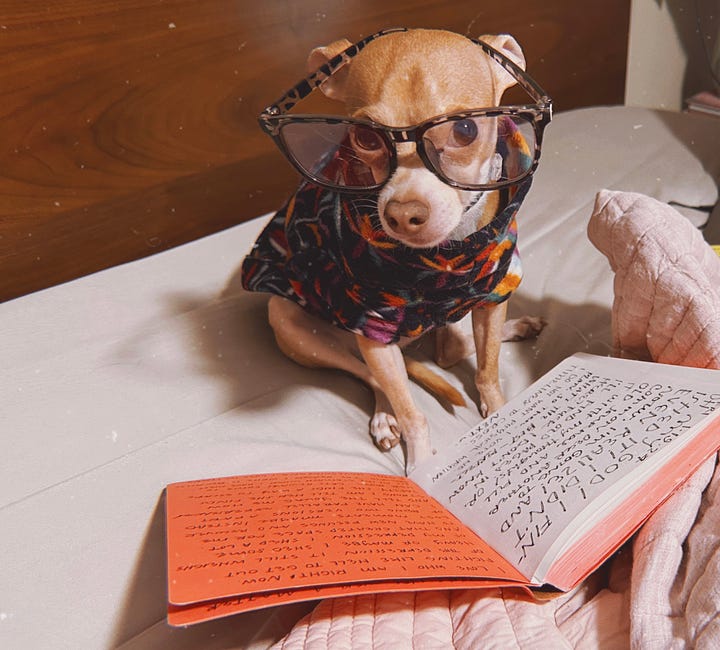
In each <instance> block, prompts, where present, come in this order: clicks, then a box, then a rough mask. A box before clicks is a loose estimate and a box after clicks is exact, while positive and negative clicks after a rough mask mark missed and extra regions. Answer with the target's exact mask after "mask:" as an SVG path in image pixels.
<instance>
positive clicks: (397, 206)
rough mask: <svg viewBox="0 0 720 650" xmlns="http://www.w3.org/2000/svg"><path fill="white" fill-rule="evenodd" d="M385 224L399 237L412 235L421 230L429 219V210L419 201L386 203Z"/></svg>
mask: <svg viewBox="0 0 720 650" xmlns="http://www.w3.org/2000/svg"><path fill="white" fill-rule="evenodd" d="M384 216H385V222H386V223H387V225H388V226H389V227H390V228H391V229H392V230H393V231H394V232H396V233H398V234H400V235H412V234H415V233H417V232H418V231H420V230H422V228H423V226H425V224H426V223H427V220H428V218H429V217H430V210H429V209H428V206H427V205H425V203H422V202H421V201H406V202H401V201H388V203H387V205H386V206H385V212H384Z"/></svg>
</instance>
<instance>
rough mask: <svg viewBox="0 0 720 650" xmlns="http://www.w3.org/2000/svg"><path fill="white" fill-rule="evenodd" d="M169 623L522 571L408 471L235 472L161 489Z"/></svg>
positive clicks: (489, 581) (495, 578) (506, 580)
mask: <svg viewBox="0 0 720 650" xmlns="http://www.w3.org/2000/svg"><path fill="white" fill-rule="evenodd" d="M166 507H167V538H168V595H169V602H170V608H169V616H168V620H169V622H170V623H171V624H173V625H185V624H188V623H192V622H197V620H198V617H199V618H200V620H208V619H209V618H215V617H217V616H225V615H227V614H229V613H236V612H240V611H249V610H252V609H257V608H259V607H266V606H269V605H277V604H281V603H285V602H291V601H292V602H296V601H299V600H315V599H318V598H322V597H327V596H337V595H344V594H347V593H350V592H352V593H358V592H362V591H371V592H378V591H412V590H416V589H419V588H421V589H429V588H435V589H441V588H447V587H450V586H454V587H457V586H469V585H468V582H469V581H470V582H473V583H474V584H479V583H481V584H482V585H483V586H501V585H516V584H523V583H524V582H525V579H524V578H523V576H522V575H521V574H520V573H519V572H518V571H517V570H516V569H514V568H513V567H512V566H511V565H510V564H508V562H507V561H505V560H504V559H503V558H502V557H501V556H500V555H499V554H498V553H497V552H495V551H494V550H493V549H491V548H490V547H489V546H487V545H486V544H484V543H483V542H482V540H479V539H478V538H477V536H476V535H475V534H474V533H472V531H470V530H468V529H467V528H466V527H465V526H463V525H462V524H461V523H460V522H459V521H458V520H457V519H455V517H454V516H452V515H451V514H450V513H448V512H447V511H446V510H445V509H444V508H442V507H441V506H440V505H439V504H438V503H437V502H435V501H434V500H433V499H431V498H430V497H428V496H427V495H426V494H425V493H424V492H423V491H422V490H421V489H420V488H418V487H417V486H416V485H415V484H414V483H412V482H411V481H410V480H408V479H406V478H404V477H398V476H384V475H378V474H360V473H345V472H337V473H334V472H329V473H322V472H321V473H290V474H260V475H254V476H236V477H228V478H218V479H208V480H202V481H190V482H187V483H176V484H172V485H169V486H168V488H167V503H166Z"/></svg>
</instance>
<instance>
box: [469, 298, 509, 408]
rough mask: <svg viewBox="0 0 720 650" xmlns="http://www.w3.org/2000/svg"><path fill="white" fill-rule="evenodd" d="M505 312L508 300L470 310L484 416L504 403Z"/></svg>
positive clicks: (477, 375) (478, 383)
mask: <svg viewBox="0 0 720 650" xmlns="http://www.w3.org/2000/svg"><path fill="white" fill-rule="evenodd" d="M506 315H507V301H505V302H502V303H500V304H499V305H490V306H485V307H477V308H475V309H473V311H472V323H473V336H474V338H475V350H476V354H477V370H476V371H475V385H476V386H477V389H478V392H479V393H480V415H482V416H483V417H487V416H488V415H489V414H490V413H493V412H494V411H497V410H498V409H499V408H500V407H501V406H502V405H503V404H505V397H503V393H502V390H501V389H500V369H499V365H500V344H501V342H502V333H503V325H504V323H505V317H506Z"/></svg>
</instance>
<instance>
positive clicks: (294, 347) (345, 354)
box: [268, 296, 400, 451]
mask: <svg viewBox="0 0 720 650" xmlns="http://www.w3.org/2000/svg"><path fill="white" fill-rule="evenodd" d="M268 318H269V321H270V325H271V326H272V328H273V331H274V333H275V340H276V341H277V344H278V347H279V348H280V350H282V352H283V353H284V354H285V355H286V356H287V357H289V358H290V359H292V360H293V361H295V362H296V363H299V364H300V365H303V366H307V367H309V368H336V369H338V370H344V371H345V372H348V373H350V374H351V375H353V376H354V377H357V378H358V379H360V380H361V381H362V382H364V383H365V384H367V386H368V387H369V388H370V389H371V390H372V391H373V395H374V397H375V411H374V413H373V416H372V419H371V420H370V434H371V435H372V437H373V438H374V440H375V442H376V444H377V446H378V447H380V448H381V449H383V450H385V451H387V450H389V449H391V448H392V447H394V446H395V445H397V444H398V442H400V428H399V426H398V423H397V420H396V419H395V416H394V414H393V412H392V407H391V404H390V401H389V400H388V398H387V397H386V395H385V393H384V392H383V390H382V388H381V387H380V385H379V384H378V382H377V381H376V379H375V377H374V376H373V374H372V373H371V372H370V369H369V368H368V367H367V365H365V363H363V361H362V359H360V358H359V356H358V355H359V350H358V348H357V344H356V342H355V336H354V335H352V334H350V333H348V332H343V331H342V330H340V329H338V328H337V327H335V326H333V325H331V324H330V323H327V322H326V321H324V320H321V319H319V318H315V317H313V316H311V315H310V314H308V313H307V312H306V311H305V310H304V309H302V308H301V307H299V306H298V305H296V304H295V303H294V302H291V301H290V300H286V299H285V298H281V297H279V296H272V297H271V298H270V302H269V303H268Z"/></svg>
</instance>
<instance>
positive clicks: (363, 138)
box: [352, 126, 385, 151]
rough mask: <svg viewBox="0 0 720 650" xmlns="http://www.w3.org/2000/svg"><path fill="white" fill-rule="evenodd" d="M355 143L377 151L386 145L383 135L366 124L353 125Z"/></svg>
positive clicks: (365, 148) (367, 149) (361, 147)
mask: <svg viewBox="0 0 720 650" xmlns="http://www.w3.org/2000/svg"><path fill="white" fill-rule="evenodd" d="M352 139H353V143H354V144H355V145H357V146H358V147H359V148H360V149H364V150H365V151H377V150H378V149H382V148H383V147H384V146H385V143H384V142H383V139H382V137H381V136H380V134H379V133H377V132H376V131H373V130H372V129H370V128H368V127H366V126H353V127H352Z"/></svg>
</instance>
